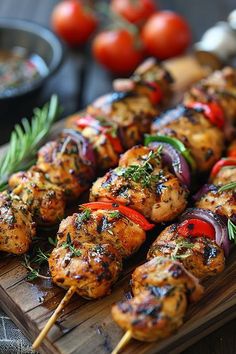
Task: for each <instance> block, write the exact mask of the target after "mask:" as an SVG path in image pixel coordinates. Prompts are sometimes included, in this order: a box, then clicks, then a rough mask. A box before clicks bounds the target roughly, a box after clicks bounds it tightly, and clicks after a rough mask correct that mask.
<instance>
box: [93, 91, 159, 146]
mask: <svg viewBox="0 0 236 354" xmlns="http://www.w3.org/2000/svg"><path fill="white" fill-rule="evenodd" d="M87 111H88V113H89V114H91V115H92V116H95V117H96V116H102V117H106V119H107V121H108V122H110V121H112V122H115V123H116V124H117V125H118V127H119V129H120V132H121V134H122V135H121V138H122V143H123V144H124V147H125V148H126V149H128V148H130V147H132V146H134V145H135V144H138V143H140V142H142V140H143V134H144V133H148V132H149V130H150V125H151V122H152V119H153V118H154V117H155V116H156V115H157V113H158V111H157V109H156V108H155V107H154V106H153V105H152V104H151V102H150V101H149V99H148V98H147V97H146V96H139V95H137V94H135V93H126V92H125V93H124V92H113V93H110V94H107V95H105V96H102V97H100V98H98V99H97V100H96V101H95V102H93V104H92V105H90V106H89V107H88V109H87Z"/></svg>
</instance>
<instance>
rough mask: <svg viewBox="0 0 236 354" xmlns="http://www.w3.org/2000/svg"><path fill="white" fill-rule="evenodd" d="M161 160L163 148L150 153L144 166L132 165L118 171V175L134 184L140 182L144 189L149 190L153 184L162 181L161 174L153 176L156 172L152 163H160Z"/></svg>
mask: <svg viewBox="0 0 236 354" xmlns="http://www.w3.org/2000/svg"><path fill="white" fill-rule="evenodd" d="M160 160H161V146H160V147H159V148H158V149H157V150H156V151H150V152H149V154H148V156H147V158H146V159H145V161H144V162H143V163H142V164H140V165H138V164H137V165H135V164H134V165H130V166H128V167H127V168H126V169H121V170H118V173H120V174H121V175H122V176H124V177H125V178H128V179H131V180H132V181H134V182H140V183H141V185H142V187H144V188H149V187H151V185H152V183H154V182H157V181H158V180H159V179H160V175H159V174H156V175H154V174H152V172H153V171H154V167H153V165H152V161H157V162H159V161H160Z"/></svg>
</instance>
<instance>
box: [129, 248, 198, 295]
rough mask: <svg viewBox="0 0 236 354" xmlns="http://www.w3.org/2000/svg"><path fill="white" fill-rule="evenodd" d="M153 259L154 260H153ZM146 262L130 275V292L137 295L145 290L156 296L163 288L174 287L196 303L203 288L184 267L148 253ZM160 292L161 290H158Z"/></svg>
mask: <svg viewBox="0 0 236 354" xmlns="http://www.w3.org/2000/svg"><path fill="white" fill-rule="evenodd" d="M153 257H154V258H153ZM149 258H152V259H151V260H149V261H148V262H146V263H144V264H142V265H141V266H139V267H137V268H136V269H135V271H134V272H133V275H132V290H133V294H134V295H138V294H140V293H142V292H143V291H145V290H147V289H148V290H150V291H152V294H154V295H155V292H156V294H157V295H158V289H159V288H161V287H163V286H174V287H178V288H180V289H182V290H183V291H184V292H185V293H186V295H187V298H188V299H189V300H190V301H194V302H195V301H198V300H199V299H200V298H201V296H202V294H203V287H202V286H201V285H200V284H199V282H198V279H197V278H195V277H194V276H193V275H192V274H191V273H190V272H188V271H187V270H186V269H185V268H184V266H183V265H182V264H181V263H180V262H178V261H174V260H172V259H169V258H165V257H162V256H161V257H159V256H157V257H156V256H155V255H154V254H152V256H151V253H149ZM160 291H161V290H160Z"/></svg>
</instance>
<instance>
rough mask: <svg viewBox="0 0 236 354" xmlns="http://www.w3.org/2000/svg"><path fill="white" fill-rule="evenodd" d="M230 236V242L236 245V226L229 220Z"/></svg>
mask: <svg viewBox="0 0 236 354" xmlns="http://www.w3.org/2000/svg"><path fill="white" fill-rule="evenodd" d="M227 226H228V234H229V239H230V241H232V242H234V243H235V244H236V225H235V224H234V223H233V221H231V220H230V219H228V225H227Z"/></svg>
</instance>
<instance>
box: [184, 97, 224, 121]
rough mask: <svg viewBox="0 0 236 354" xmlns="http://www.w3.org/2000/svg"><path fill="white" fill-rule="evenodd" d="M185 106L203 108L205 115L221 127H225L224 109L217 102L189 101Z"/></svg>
mask: <svg viewBox="0 0 236 354" xmlns="http://www.w3.org/2000/svg"><path fill="white" fill-rule="evenodd" d="M185 106H186V107H188V108H193V109H196V110H198V109H200V110H203V114H204V116H205V117H206V118H207V119H209V121H210V122H211V123H213V124H214V125H216V126H217V127H219V128H223V126H224V125H225V117H224V111H223V110H222V108H221V107H220V105H219V104H218V103H217V102H214V101H212V102H209V103H202V102H189V103H187V104H186V105H185Z"/></svg>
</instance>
